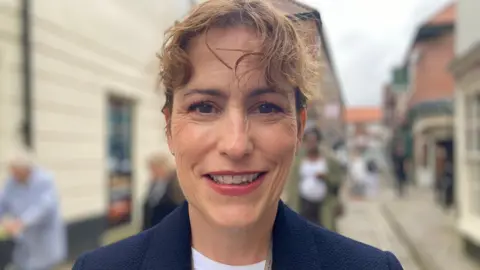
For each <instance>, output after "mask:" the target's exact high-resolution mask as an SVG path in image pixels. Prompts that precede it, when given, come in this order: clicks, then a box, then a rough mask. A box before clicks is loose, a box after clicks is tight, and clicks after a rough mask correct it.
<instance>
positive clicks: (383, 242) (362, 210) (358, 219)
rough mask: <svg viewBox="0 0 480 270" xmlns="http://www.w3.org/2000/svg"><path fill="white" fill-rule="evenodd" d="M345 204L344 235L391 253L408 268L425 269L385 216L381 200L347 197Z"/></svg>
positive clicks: (339, 226) (341, 222)
mask: <svg viewBox="0 0 480 270" xmlns="http://www.w3.org/2000/svg"><path fill="white" fill-rule="evenodd" d="M344 203H345V216H343V217H342V218H341V219H340V220H339V221H338V229H339V232H340V233H341V234H342V235H345V236H347V237H349V238H352V239H354V240H357V241H360V242H363V243H365V244H368V245H371V246H374V247H377V248H379V249H381V250H388V251H391V252H392V253H393V254H395V256H397V258H398V260H399V261H400V262H401V263H402V265H403V268H404V269H408V270H423V268H421V267H420V265H419V264H418V262H417V261H416V260H415V258H414V256H413V254H412V253H411V252H410V249H409V248H408V246H407V245H406V243H404V242H403V241H402V239H401V238H400V237H399V236H398V234H397V232H396V231H395V230H394V228H393V227H392V226H391V224H390V222H389V220H388V219H387V218H386V217H385V215H384V214H383V212H382V203H381V201H380V200H354V199H351V198H348V197H347V196H344Z"/></svg>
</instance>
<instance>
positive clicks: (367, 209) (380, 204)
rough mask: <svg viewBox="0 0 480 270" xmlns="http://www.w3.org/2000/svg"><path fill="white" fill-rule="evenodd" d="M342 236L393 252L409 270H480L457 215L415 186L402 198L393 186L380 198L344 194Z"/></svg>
mask: <svg viewBox="0 0 480 270" xmlns="http://www.w3.org/2000/svg"><path fill="white" fill-rule="evenodd" d="M344 203H345V204H346V212H345V216H344V217H342V218H341V219H340V220H339V231H340V233H341V234H343V235H345V236H347V237H350V238H352V239H355V240H358V241H360V242H364V243H366V244H369V245H372V246H375V247H377V248H379V249H382V250H389V251H391V252H393V253H394V254H395V255H396V256H397V258H398V259H399V260H400V262H401V263H402V265H403V267H404V269H407V270H417V269H418V270H447V269H449V270H451V269H455V270H480V264H478V263H477V262H474V261H473V260H472V258H470V257H468V256H467V255H466V254H465V252H464V250H463V244H462V241H461V238H460V237H459V234H458V233H457V231H456V229H455V215H454V213H448V212H445V211H443V210H442V209H441V208H440V207H439V206H437V205H436V204H435V202H434V199H433V194H432V191H431V190H428V189H427V190H425V189H418V188H411V189H410V190H409V193H408V194H407V196H406V197H405V198H402V199H399V198H397V197H396V196H395V194H394V192H393V190H392V189H391V188H389V187H388V184H387V185H385V186H384V187H383V188H381V192H380V194H379V195H378V196H377V197H376V198H374V199H368V200H355V199H351V198H348V196H344Z"/></svg>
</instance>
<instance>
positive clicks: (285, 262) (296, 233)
mask: <svg viewBox="0 0 480 270" xmlns="http://www.w3.org/2000/svg"><path fill="white" fill-rule="evenodd" d="M272 235H273V270H297V269H301V270H320V269H321V266H320V265H321V263H320V254H319V252H318V249H317V245H316V243H315V240H314V235H313V234H312V227H311V225H309V224H308V223H307V222H306V221H305V220H303V219H302V218H301V217H300V216H298V214H297V213H295V212H293V211H292V210H291V209H290V208H288V207H287V206H286V205H285V204H284V203H283V202H280V203H279V206H278V212H277V217H276V219H275V224H274V227H273V234H272Z"/></svg>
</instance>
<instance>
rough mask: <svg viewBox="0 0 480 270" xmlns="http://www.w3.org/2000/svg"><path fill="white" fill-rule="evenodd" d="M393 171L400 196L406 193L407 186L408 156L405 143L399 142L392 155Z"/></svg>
mask: <svg viewBox="0 0 480 270" xmlns="http://www.w3.org/2000/svg"><path fill="white" fill-rule="evenodd" d="M392 163H393V171H394V175H395V180H396V189H397V194H398V196H399V197H403V196H404V195H405V186H406V184H407V171H406V163H407V162H406V156H405V150H404V149H403V145H401V144H397V146H396V148H395V150H394V152H393V155H392Z"/></svg>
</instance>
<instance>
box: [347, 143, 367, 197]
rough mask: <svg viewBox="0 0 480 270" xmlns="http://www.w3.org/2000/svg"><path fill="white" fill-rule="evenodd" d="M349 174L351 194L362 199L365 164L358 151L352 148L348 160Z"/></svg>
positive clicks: (365, 179)
mask: <svg viewBox="0 0 480 270" xmlns="http://www.w3.org/2000/svg"><path fill="white" fill-rule="evenodd" d="M349 175H350V182H351V194H352V196H353V197H354V198H355V199H364V198H365V196H366V190H367V180H368V179H367V164H366V162H365V159H364V158H363V156H362V155H361V153H360V150H358V149H357V150H354V152H353V154H352V158H351V160H350V166H349Z"/></svg>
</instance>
